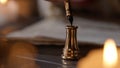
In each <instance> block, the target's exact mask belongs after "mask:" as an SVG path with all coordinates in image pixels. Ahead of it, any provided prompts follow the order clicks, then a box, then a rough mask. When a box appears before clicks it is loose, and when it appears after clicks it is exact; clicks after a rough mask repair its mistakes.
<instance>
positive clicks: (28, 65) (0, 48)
mask: <svg viewBox="0 0 120 68" xmlns="http://www.w3.org/2000/svg"><path fill="white" fill-rule="evenodd" d="M79 47H80V54H81V56H82V57H81V58H83V57H85V56H86V55H87V53H88V52H89V51H90V50H93V49H96V48H102V46H97V45H96V44H90V43H82V42H81V43H79ZM63 48H64V45H57V44H54V45H53V44H52V45H51V44H36V43H34V42H31V41H28V40H23V39H10V38H9V39H7V38H0V60H1V61H0V66H1V67H3V68H75V67H76V63H77V61H65V60H62V58H61V55H62V50H63ZM81 58H80V59H81ZM64 63H67V64H64Z"/></svg>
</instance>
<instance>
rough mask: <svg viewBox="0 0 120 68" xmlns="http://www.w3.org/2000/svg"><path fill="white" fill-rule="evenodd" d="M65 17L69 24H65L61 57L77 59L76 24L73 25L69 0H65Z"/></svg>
mask: <svg viewBox="0 0 120 68" xmlns="http://www.w3.org/2000/svg"><path fill="white" fill-rule="evenodd" d="M64 3H65V10H66V17H67V19H68V20H69V22H70V23H71V25H68V26H66V41H65V47H64V49H63V54H62V58H63V59H64V60H78V59H79V58H80V56H79V47H78V44H77V28H78V27H77V26H73V24H72V23H73V15H72V12H71V5H70V0H65V2H64Z"/></svg>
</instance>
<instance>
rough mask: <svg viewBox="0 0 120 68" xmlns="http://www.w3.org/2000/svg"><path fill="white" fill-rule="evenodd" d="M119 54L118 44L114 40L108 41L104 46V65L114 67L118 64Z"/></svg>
mask: <svg viewBox="0 0 120 68" xmlns="http://www.w3.org/2000/svg"><path fill="white" fill-rule="evenodd" d="M117 60H118V53H117V47H116V43H115V41H114V40H112V39H108V40H107V41H106V42H105V45H104V51H103V65H104V66H105V67H107V68H109V67H114V66H115V65H116V64H117Z"/></svg>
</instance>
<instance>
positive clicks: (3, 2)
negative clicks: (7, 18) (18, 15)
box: [0, 0, 8, 4]
mask: <svg viewBox="0 0 120 68" xmlns="http://www.w3.org/2000/svg"><path fill="white" fill-rule="evenodd" d="M7 1H8V0H0V3H1V4H6V3H7Z"/></svg>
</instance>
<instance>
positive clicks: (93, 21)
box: [0, 0, 120, 44]
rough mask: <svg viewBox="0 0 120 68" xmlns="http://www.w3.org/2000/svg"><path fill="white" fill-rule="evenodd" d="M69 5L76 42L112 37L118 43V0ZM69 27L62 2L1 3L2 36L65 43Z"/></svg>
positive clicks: (74, 1) (75, 1) (22, 0)
mask: <svg viewBox="0 0 120 68" xmlns="http://www.w3.org/2000/svg"><path fill="white" fill-rule="evenodd" d="M71 4H72V11H73V15H74V23H73V24H74V25H77V26H78V27H79V28H78V37H77V38H78V41H80V42H90V43H99V44H102V43H103V42H104V40H105V39H107V38H113V39H115V40H116V42H117V44H120V43H119V40H120V38H119V37H120V31H119V30H120V24H119V22H120V1H119V0H71ZM68 24H69V23H68V21H67V20H66V17H65V10H64V1H63V0H0V36H1V37H7V38H17V39H27V40H28V38H29V39H34V40H37V41H39V42H40V43H48V42H51V40H52V43H53V41H55V42H58V41H59V40H63V41H64V40H65V38H66V37H65V35H66V34H65V33H66V29H65V27H66V25H68ZM56 39H57V40H58V41H56ZM43 41H44V42H43Z"/></svg>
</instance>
